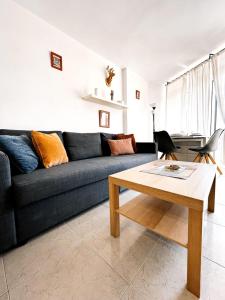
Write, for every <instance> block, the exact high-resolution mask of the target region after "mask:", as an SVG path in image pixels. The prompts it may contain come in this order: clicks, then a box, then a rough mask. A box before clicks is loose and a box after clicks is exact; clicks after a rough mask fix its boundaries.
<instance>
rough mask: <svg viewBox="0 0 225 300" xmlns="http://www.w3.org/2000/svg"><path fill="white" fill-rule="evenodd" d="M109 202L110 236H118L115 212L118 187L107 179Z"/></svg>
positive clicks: (117, 215)
mask: <svg viewBox="0 0 225 300" xmlns="http://www.w3.org/2000/svg"><path fill="white" fill-rule="evenodd" d="M109 201H110V229H111V235H112V236H114V237H118V236H119V235H120V215H119V213H118V212H117V211H116V210H117V209H118V208H119V186H117V185H115V184H113V183H112V182H111V181H110V179H109Z"/></svg>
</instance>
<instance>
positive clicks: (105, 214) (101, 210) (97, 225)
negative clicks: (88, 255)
mask: <svg viewBox="0 0 225 300" xmlns="http://www.w3.org/2000/svg"><path fill="white" fill-rule="evenodd" d="M109 222H110V221H109V209H108V208H107V207H106V206H105V205H104V204H101V205H98V206H97V207H94V208H93V209H90V210H88V211H86V212H84V213H82V214H80V215H79V216H77V217H75V218H73V219H71V220H70V221H68V222H67V223H66V224H67V225H68V226H69V228H70V229H71V230H72V231H73V232H74V233H75V234H77V236H79V237H80V239H85V238H87V237H88V236H89V235H90V234H93V233H94V232H98V231H99V230H102V229H103V228H105V227H106V226H109Z"/></svg>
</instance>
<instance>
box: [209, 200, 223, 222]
mask: <svg viewBox="0 0 225 300" xmlns="http://www.w3.org/2000/svg"><path fill="white" fill-rule="evenodd" d="M205 221H207V222H211V223H214V224H218V225H222V226H225V205H222V204H219V203H216V205H215V211H214V213H210V212H208V211H206V212H205Z"/></svg>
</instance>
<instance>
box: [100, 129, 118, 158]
mask: <svg viewBox="0 0 225 300" xmlns="http://www.w3.org/2000/svg"><path fill="white" fill-rule="evenodd" d="M115 139H116V134H113V133H105V132H101V143H102V152H103V155H104V156H110V155H111V151H110V147H109V144H108V140H115Z"/></svg>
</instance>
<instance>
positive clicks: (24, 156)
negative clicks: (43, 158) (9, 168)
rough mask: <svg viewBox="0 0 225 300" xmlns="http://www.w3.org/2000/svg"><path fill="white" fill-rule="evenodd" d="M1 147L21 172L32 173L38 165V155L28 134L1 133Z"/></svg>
mask: <svg viewBox="0 0 225 300" xmlns="http://www.w3.org/2000/svg"><path fill="white" fill-rule="evenodd" d="M0 148H1V149H2V150H3V151H4V152H5V153H6V154H7V155H8V156H9V159H10V162H11V163H12V164H13V166H15V167H16V168H17V169H19V171H20V172H21V173H30V172H32V171H34V170H35V169H36V168H37V167H38V156H37V155H36V153H35V152H34V150H33V146H32V142H31V140H30V139H29V137H28V136H26V135H20V136H11V135H0Z"/></svg>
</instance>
